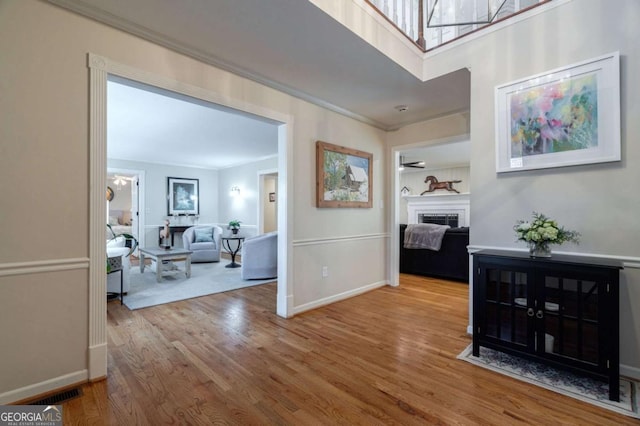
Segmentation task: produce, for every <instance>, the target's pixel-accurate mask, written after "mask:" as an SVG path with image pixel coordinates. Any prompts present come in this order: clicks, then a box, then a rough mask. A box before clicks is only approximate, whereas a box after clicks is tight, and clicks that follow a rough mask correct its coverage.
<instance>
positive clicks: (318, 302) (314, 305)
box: [293, 281, 388, 315]
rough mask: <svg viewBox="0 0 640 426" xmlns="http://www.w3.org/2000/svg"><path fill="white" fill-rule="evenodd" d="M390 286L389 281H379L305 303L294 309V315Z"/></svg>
mask: <svg viewBox="0 0 640 426" xmlns="http://www.w3.org/2000/svg"><path fill="white" fill-rule="evenodd" d="M385 285H388V283H387V281H378V282H377V283H373V284H368V285H365V286H363V287H359V288H356V289H353V290H349V291H345V292H344V293H340V294H336V295H333V296H329V297H325V298H323V299H319V300H314V301H313V302H309V303H305V304H304V305H300V306H295V307H294V308H293V314H294V315H297V314H300V313H302V312H305V311H310V310H311V309H316V308H319V307H321V306H325V305H329V304H331V303H335V302H339V301H341V300H345V299H349V298H351V297H354V296H357V295H359V294H362V293H366V292H368V291H371V290H375V289H376V288H380V287H384V286H385Z"/></svg>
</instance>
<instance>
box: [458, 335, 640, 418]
mask: <svg viewBox="0 0 640 426" xmlns="http://www.w3.org/2000/svg"><path fill="white" fill-rule="evenodd" d="M458 359H461V360H463V361H467V362H470V363H471V364H474V365H477V366H480V367H483V368H487V369H489V370H493V371H496V372H498V373H500V374H504V375H507V376H509V377H513V378H515V379H518V380H522V381H523V382H527V383H531V384H534V385H537V386H540V387H543V388H545V389H548V390H551V391H554V392H557V393H560V394H563V395H566V396H570V397H572V398H575V399H578V400H580V401H584V402H588V403H589V404H593V405H597V406H598V407H602V408H606V409H607V410H611V411H615V412H616V413H620V414H624V415H626V416H629V417H634V418H636V419H640V414H639V413H638V401H637V392H638V390H639V385H640V383H638V382H636V381H634V380H631V379H628V378H626V377H620V402H615V401H610V400H609V386H608V384H607V383H605V382H601V381H598V380H594V379H590V378H588V377H584V376H578V375H575V374H572V373H569V372H566V371H563V370H558V369H555V368H552V367H549V366H546V365H544V364H541V363H538V362H532V361H528V360H523V359H522V358H518V357H515V356H512V355H508V354H504V353H502V352H498V351H494V350H492V349H487V348H483V347H480V356H479V357H477V358H476V357H474V356H473V353H472V345H469V346H468V347H467V348H466V349H465V350H464V351H462V353H461V354H460V355H458Z"/></svg>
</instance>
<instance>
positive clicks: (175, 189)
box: [167, 177, 200, 216]
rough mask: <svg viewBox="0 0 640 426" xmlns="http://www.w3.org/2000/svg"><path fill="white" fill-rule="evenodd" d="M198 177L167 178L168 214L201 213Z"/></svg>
mask: <svg viewBox="0 0 640 426" xmlns="http://www.w3.org/2000/svg"><path fill="white" fill-rule="evenodd" d="M198 186H199V181H198V179H186V178H176V177H169V178H167V187H168V188H167V214H168V215H169V216H172V215H191V214H200V203H199V202H198V195H199V188H198Z"/></svg>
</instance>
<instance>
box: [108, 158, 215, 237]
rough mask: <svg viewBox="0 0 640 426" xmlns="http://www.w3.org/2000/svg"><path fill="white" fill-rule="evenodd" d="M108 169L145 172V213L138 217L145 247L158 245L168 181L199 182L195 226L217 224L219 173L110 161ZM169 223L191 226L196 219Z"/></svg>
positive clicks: (165, 214) (164, 216)
mask: <svg viewBox="0 0 640 426" xmlns="http://www.w3.org/2000/svg"><path fill="white" fill-rule="evenodd" d="M204 154H206V153H203V155H204ZM108 167H110V168H119V169H129V170H144V172H145V183H144V185H145V188H144V197H145V199H144V202H145V211H144V212H140V214H144V215H145V230H144V234H145V245H147V246H151V245H157V242H158V232H159V231H158V229H159V228H158V227H159V226H161V225H164V220H165V219H167V217H168V216H167V212H168V210H167V194H168V193H167V191H168V188H167V178H168V177H178V178H187V179H198V188H199V192H200V194H199V196H200V200H199V201H200V217H199V218H198V223H217V222H218V206H219V203H220V202H219V200H218V196H219V195H218V171H216V170H208V169H201V168H196V167H179V166H171V165H166V164H156V163H145V162H140V161H126V160H116V159H109V160H108ZM169 219H170V221H171V224H172V225H191V224H193V223H195V218H193V217H180V218H178V219H174V218H173V217H171V218H169ZM141 232H142V231H141ZM176 246H178V247H180V246H181V244H180V241H179V239H178V240H177V241H176Z"/></svg>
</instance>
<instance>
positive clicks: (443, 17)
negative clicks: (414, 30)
mask: <svg viewBox="0 0 640 426" xmlns="http://www.w3.org/2000/svg"><path fill="white" fill-rule="evenodd" d="M506 2H507V0H471V1H470V0H428V1H427V28H436V27H449V26H454V25H477V24H489V23H491V22H493V20H494V19H495V18H496V16H498V13H499V12H500V10H501V9H502V7H503V6H504V4H505V3H506Z"/></svg>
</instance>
